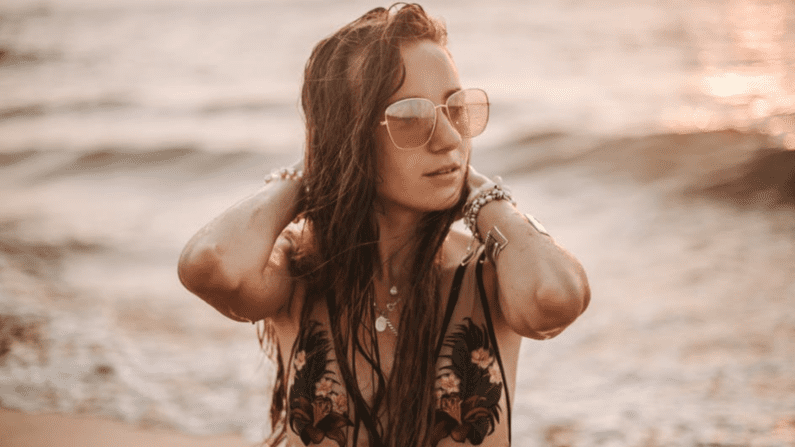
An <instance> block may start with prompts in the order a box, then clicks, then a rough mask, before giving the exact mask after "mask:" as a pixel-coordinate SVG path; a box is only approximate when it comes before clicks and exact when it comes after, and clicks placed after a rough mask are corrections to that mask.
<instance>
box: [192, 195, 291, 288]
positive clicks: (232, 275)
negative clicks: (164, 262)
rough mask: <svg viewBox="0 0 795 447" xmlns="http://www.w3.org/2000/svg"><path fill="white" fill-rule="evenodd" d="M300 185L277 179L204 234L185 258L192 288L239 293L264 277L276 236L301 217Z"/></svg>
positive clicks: (196, 238) (195, 239)
mask: <svg viewBox="0 0 795 447" xmlns="http://www.w3.org/2000/svg"><path fill="white" fill-rule="evenodd" d="M299 188H300V182H299V181H296V180H291V179H286V180H277V181H272V182H269V183H268V184H266V185H265V186H263V187H262V188H261V189H260V190H259V191H257V192H256V193H254V194H253V195H251V196H249V197H247V198H246V199H244V200H242V201H240V202H238V203H237V204H235V205H233V206H232V207H231V208H229V209H227V210H226V211H224V212H223V213H222V214H221V215H219V216H218V217H216V218H215V219H213V220H212V221H211V222H210V223H208V224H207V225H205V226H204V227H203V228H202V229H201V230H199V231H198V232H197V233H196V235H194V236H193V238H191V240H190V241H189V242H188V243H187V245H186V246H185V248H184V250H183V252H182V256H181V257H180V264H179V271H180V278H181V279H182V282H183V283H184V284H185V286H186V287H188V289H190V290H191V291H194V292H197V290H196V289H220V290H228V291H237V290H239V289H240V288H241V287H242V285H243V283H244V281H246V280H248V279H251V278H257V277H261V276H262V274H263V272H264V270H265V267H266V266H267V264H268V260H269V258H270V255H271V251H272V250H273V246H274V243H275V241H276V238H277V237H278V236H279V234H280V233H281V232H282V230H283V229H284V228H285V227H286V226H287V225H288V224H289V223H290V222H291V221H292V220H293V219H294V218H295V215H296V202H297V199H298V195H299Z"/></svg>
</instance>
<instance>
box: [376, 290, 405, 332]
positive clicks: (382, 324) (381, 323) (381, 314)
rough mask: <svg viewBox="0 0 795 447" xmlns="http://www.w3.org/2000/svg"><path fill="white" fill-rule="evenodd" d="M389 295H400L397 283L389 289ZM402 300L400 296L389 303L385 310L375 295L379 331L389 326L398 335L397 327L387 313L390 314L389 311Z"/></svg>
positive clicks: (377, 328)
mask: <svg viewBox="0 0 795 447" xmlns="http://www.w3.org/2000/svg"><path fill="white" fill-rule="evenodd" d="M389 295H390V296H392V297H395V296H397V295H398V288H397V286H396V285H393V286H392V288H391V289H389ZM400 300H401V297H398V298H397V299H396V300H395V301H392V302H391V303H387V305H386V309H385V310H381V308H380V307H378V303H377V302H376V301H375V297H373V307H375V310H376V312H378V318H376V319H375V329H376V330H377V331H378V332H384V331H385V330H386V328H389V330H390V331H392V333H393V334H395V335H397V329H395V325H394V324H392V320H390V319H389V317H388V316H387V315H389V312H392V311H393V310H395V307H397V305H398V303H400Z"/></svg>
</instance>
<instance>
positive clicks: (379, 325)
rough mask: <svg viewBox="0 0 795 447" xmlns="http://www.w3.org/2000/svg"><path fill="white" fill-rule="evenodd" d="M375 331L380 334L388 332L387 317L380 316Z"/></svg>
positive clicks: (376, 320)
mask: <svg viewBox="0 0 795 447" xmlns="http://www.w3.org/2000/svg"><path fill="white" fill-rule="evenodd" d="M375 330H377V331H378V332H384V330H386V317H385V316H383V315H379V316H378V318H376V319H375Z"/></svg>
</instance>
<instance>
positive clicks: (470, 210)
mask: <svg viewBox="0 0 795 447" xmlns="http://www.w3.org/2000/svg"><path fill="white" fill-rule="evenodd" d="M484 186H486V188H485V189H480V190H479V191H477V193H476V194H475V195H474V196H473V197H472V199H470V200H469V202H467V204H466V205H465V206H464V225H466V227H467V228H468V229H469V231H471V232H472V235H473V236H474V237H475V238H477V239H478V240H479V241H481V242H483V238H482V237H481V236H480V233H478V213H479V212H480V209H481V208H483V206H484V205H486V204H487V203H489V202H491V201H493V200H507V201H509V202H511V204H512V205H513V206H516V201H515V200H513V196H511V193H510V192H508V191H507V190H505V189H503V188H502V187H501V186H500V185H497V184H495V183H489V184H486V185H484Z"/></svg>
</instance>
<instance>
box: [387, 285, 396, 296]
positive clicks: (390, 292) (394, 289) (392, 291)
mask: <svg viewBox="0 0 795 447" xmlns="http://www.w3.org/2000/svg"><path fill="white" fill-rule="evenodd" d="M389 294H390V295H392V296H397V294H398V289H397V286H392V288H391V289H389Z"/></svg>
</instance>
